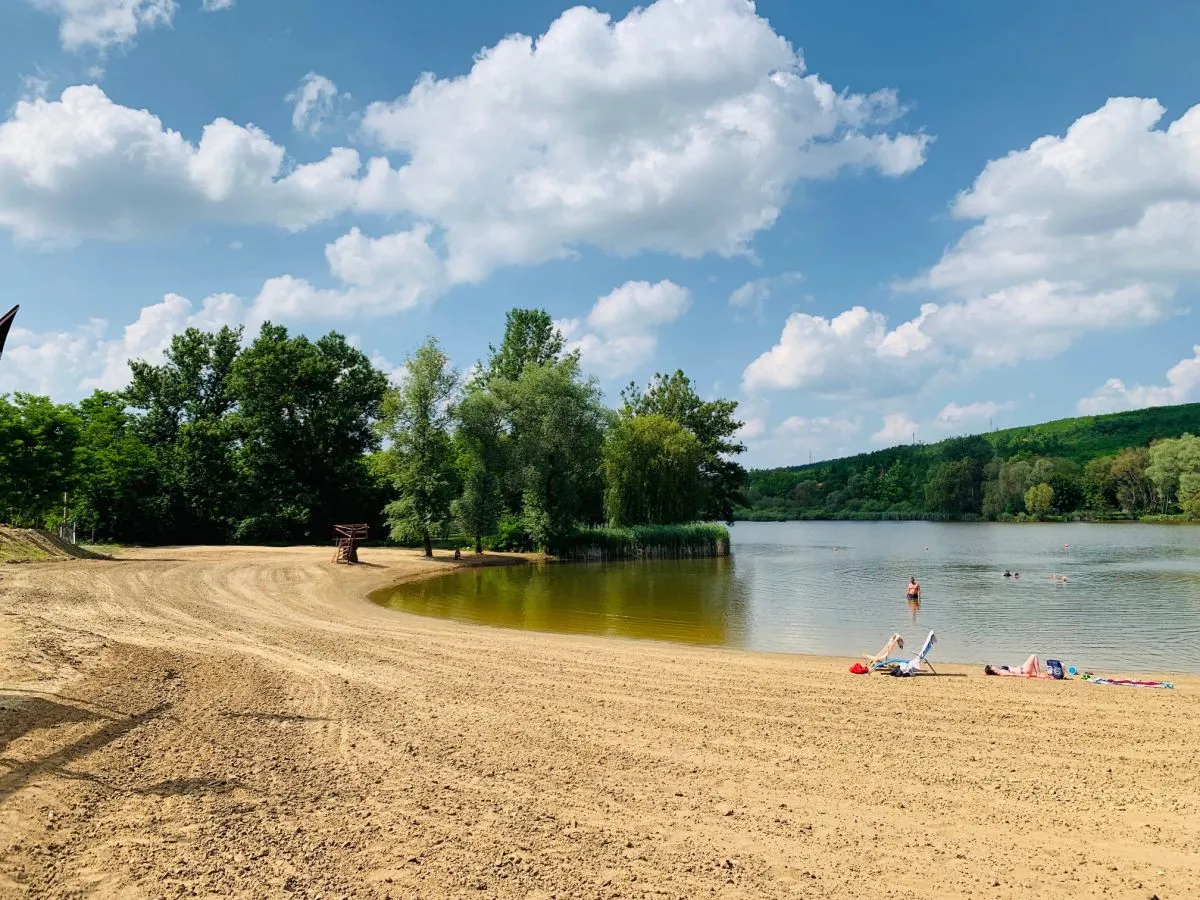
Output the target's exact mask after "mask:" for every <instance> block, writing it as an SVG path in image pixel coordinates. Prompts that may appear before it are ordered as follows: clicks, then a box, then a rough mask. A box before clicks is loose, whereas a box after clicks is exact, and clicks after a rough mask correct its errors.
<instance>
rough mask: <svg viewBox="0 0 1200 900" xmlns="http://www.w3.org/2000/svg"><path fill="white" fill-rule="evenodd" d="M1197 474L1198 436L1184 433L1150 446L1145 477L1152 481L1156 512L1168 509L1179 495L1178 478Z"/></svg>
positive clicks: (1198, 461)
mask: <svg viewBox="0 0 1200 900" xmlns="http://www.w3.org/2000/svg"><path fill="white" fill-rule="evenodd" d="M1195 473H1200V438H1197V437H1194V436H1193V435H1190V434H1184V435H1182V436H1180V437H1177V438H1170V439H1167V440H1162V441H1156V442H1155V443H1154V445H1153V446H1151V447H1150V459H1149V463H1148V464H1147V466H1146V477H1147V478H1149V479H1150V481H1151V482H1152V483H1153V484H1154V497H1155V501H1156V502H1157V503H1158V507H1159V512H1164V513H1165V512H1167V511H1168V510H1169V509H1170V508H1171V507H1172V505H1173V504H1174V503H1175V502H1176V500H1177V499H1178V495H1179V486H1180V477H1181V476H1183V475H1186V474H1195Z"/></svg>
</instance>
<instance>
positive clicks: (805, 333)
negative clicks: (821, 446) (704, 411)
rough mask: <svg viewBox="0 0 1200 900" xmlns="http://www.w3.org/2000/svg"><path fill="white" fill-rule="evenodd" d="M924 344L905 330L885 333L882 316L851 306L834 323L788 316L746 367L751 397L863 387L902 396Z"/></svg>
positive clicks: (744, 379)
mask: <svg viewBox="0 0 1200 900" xmlns="http://www.w3.org/2000/svg"><path fill="white" fill-rule="evenodd" d="M927 346H928V342H927V341H925V340H924V339H923V338H918V337H916V336H914V335H912V334H911V332H910V331H908V330H905V329H904V328H903V326H902V327H901V328H899V329H896V330H893V331H889V330H888V328H887V320H886V318H884V316H883V314H882V313H877V312H871V311H870V310H868V309H866V308H865V307H862V306H855V307H852V308H851V309H848V310H846V311H845V312H843V313H840V314H839V315H836V316H834V317H833V318H830V319H827V318H825V317H824V316H814V315H809V314H808V313H792V314H791V315H790V316H788V319H787V322H786V323H785V324H784V326H783V333H782V334H781V335H780V337H779V341H778V343H776V344H775V346H774V347H772V348H771V349H770V350H768V351H766V352H765V353H763V354H762V355H761V356H759V357H758V358H757V359H755V360H754V361H753V362H751V363H750V365H748V366H747V367H746V370H745V372H744V373H743V376H742V385H743V387H744V389H745V390H746V391H748V392H750V393H757V392H760V391H765V390H795V389H798V388H813V389H817V390H820V391H822V392H824V393H829V394H839V393H853V392H856V391H858V390H860V389H861V388H863V387H864V386H866V385H874V386H875V387H876V388H877V389H879V390H883V389H884V387H885V386H886V388H887V390H891V391H897V390H901V389H902V388H903V386H904V385H905V384H906V383H907V382H906V379H907V378H908V377H909V374H910V373H911V372H912V371H914V366H913V364H912V362H911V361H909V360H906V357H909V356H913V357H914V358H917V357H919V356H920V354H921V353H922V352H923V351H924V350H925V349H926V348H927Z"/></svg>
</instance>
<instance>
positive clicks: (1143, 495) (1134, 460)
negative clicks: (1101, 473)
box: [1111, 447, 1154, 513]
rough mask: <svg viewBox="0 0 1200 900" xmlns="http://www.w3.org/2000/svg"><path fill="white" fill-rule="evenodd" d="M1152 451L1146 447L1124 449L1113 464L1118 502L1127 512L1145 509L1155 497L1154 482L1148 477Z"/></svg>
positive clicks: (1113, 477) (1113, 476)
mask: <svg viewBox="0 0 1200 900" xmlns="http://www.w3.org/2000/svg"><path fill="white" fill-rule="evenodd" d="M1149 463H1150V452H1149V451H1148V450H1146V448H1144V447H1138V448H1134V449H1129V450H1123V451H1122V452H1120V453H1118V454H1117V457H1116V459H1114V460H1113V464H1112V469H1111V472H1112V479H1113V483H1114V484H1115V486H1116V487H1115V492H1116V495H1117V502H1118V503H1119V504H1120V505H1121V509H1123V510H1124V511H1125V512H1127V513H1138V512H1141V511H1143V510H1145V509H1146V508H1147V507H1148V506H1149V505H1150V503H1151V502H1152V500H1153V499H1154V483H1153V482H1152V481H1151V480H1150V479H1149V478H1147V477H1146V467H1147V466H1148V465H1149Z"/></svg>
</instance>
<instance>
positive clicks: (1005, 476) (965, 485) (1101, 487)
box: [737, 404, 1200, 521]
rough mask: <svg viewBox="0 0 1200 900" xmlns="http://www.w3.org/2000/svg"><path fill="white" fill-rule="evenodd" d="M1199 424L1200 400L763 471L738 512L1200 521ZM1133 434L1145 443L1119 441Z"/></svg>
mask: <svg viewBox="0 0 1200 900" xmlns="http://www.w3.org/2000/svg"><path fill="white" fill-rule="evenodd" d="M1194 431H1200V404H1188V405H1184V406H1177V407H1164V408H1157V409H1147V410H1138V411H1135V412H1130V413H1119V414H1114V415H1111V416H1096V417H1087V418H1085V419H1071V420H1063V421H1062V422H1057V423H1047V424H1046V425H1042V426H1032V427H1030V428H1024V429H1009V430H1007V431H1005V432H997V433H993V434H990V435H975V436H969V437H959V438H951V439H949V440H946V441H941V442H939V443H937V444H932V445H910V446H903V447H894V448H891V449H889V450H884V451H878V452H876V453H871V454H862V455H860V456H856V457H849V458H846V459H842V460H834V461H831V462H828V463H820V464H817V465H814V466H805V467H798V468H793V469H774V470H761V471H753V472H751V473H749V479H748V488H747V503H746V505H745V506H743V507H740V508H739V509H738V511H737V517H738V518H743V519H765V520H772V519H820V518H938V519H989V520H996V521H1011V520H1020V519H1027V518H1029V519H1045V518H1048V517H1064V518H1093V519H1104V518H1122V517H1123V518H1130V517H1132V518H1142V517H1147V516H1178V517H1187V518H1197V519H1200V438H1197V437H1194V436H1193V434H1192V432H1194ZM1172 432H1173V434H1172ZM1131 438H1132V439H1134V440H1136V439H1138V438H1142V439H1143V440H1144V441H1145V443H1144V444H1141V445H1135V446H1124V447H1119V442H1121V441H1124V440H1129V439H1131Z"/></svg>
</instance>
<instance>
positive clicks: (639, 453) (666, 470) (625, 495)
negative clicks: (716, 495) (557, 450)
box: [604, 415, 704, 527]
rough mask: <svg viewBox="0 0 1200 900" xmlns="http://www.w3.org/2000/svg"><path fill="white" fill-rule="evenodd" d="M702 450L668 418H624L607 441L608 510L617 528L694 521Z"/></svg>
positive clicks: (700, 498)
mask: <svg viewBox="0 0 1200 900" xmlns="http://www.w3.org/2000/svg"><path fill="white" fill-rule="evenodd" d="M703 463H704V450H703V448H702V447H701V446H700V441H699V440H698V439H697V438H696V436H695V435H694V434H692V433H691V432H690V431H688V430H687V429H686V428H684V427H683V426H682V425H680V424H679V423H678V422H675V421H673V420H672V419H668V418H667V417H666V416H658V415H652V416H629V417H622V418H621V419H619V420H618V421H617V422H616V424H615V425H613V427H612V428H611V429H610V430H609V432H608V437H607V439H606V440H605V443H604V511H605V513H606V514H607V515H608V520H609V522H610V523H611V524H612V525H614V526H618V527H619V526H625V525H671V524H675V523H679V522H694V521H695V520H696V518H697V517H698V515H699V512H700V504H701V503H702V502H703V499H704V495H703V475H702V472H701V467H702V465H703Z"/></svg>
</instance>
